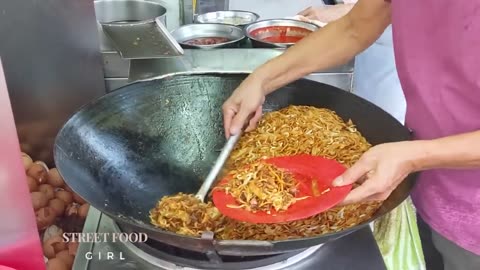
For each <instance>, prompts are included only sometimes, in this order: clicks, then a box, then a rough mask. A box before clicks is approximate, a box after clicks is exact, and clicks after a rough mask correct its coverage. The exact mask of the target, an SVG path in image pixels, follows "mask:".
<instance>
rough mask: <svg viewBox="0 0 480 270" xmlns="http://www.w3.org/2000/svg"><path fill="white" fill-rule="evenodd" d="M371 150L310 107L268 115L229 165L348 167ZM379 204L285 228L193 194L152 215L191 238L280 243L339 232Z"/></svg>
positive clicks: (166, 201) (167, 200)
mask: <svg viewBox="0 0 480 270" xmlns="http://www.w3.org/2000/svg"><path fill="white" fill-rule="evenodd" d="M370 147H371V145H370V144H369V143H368V142H367V140H366V139H365V138H364V137H363V136H362V135H361V134H360V133H359V132H358V131H357V130H356V128H355V126H354V124H353V123H352V122H351V121H348V122H346V123H345V122H344V121H343V120H342V119H341V118H340V117H339V116H338V115H337V114H336V113H335V112H333V111H331V110H328V109H323V108H315V107H309V106H289V107H287V108H284V109H281V110H279V111H274V112H269V113H266V114H265V115H264V117H263V119H262V120H261V121H260V123H259V125H258V127H257V129H255V130H254V131H252V132H249V133H246V134H244V135H243V137H242V138H241V139H240V141H239V142H238V144H237V146H236V148H235V149H234V151H233V152H232V154H231V156H230V158H229V160H228V161H227V168H228V169H229V170H239V169H241V168H245V166H246V165H248V164H252V163H255V162H257V161H259V160H261V159H263V158H270V157H276V156H289V155H296V154H310V155H317V156H324V157H327V158H331V159H335V160H337V161H338V162H340V163H342V164H344V165H345V166H347V167H349V166H351V165H353V163H355V162H356V161H357V160H358V159H359V158H360V156H361V155H362V154H363V153H364V152H365V151H367V150H368V149H369V148H370ZM380 205H381V202H368V203H361V204H353V205H346V206H341V207H336V208H333V209H330V210H328V211H326V212H323V213H320V214H318V215H316V216H313V217H310V218H307V219H304V220H298V221H293V222H286V223H281V224H250V223H244V222H239V221H236V220H232V219H230V218H227V217H225V216H223V215H222V214H220V213H219V212H218V210H217V209H216V208H215V207H214V206H213V205H212V204H211V203H207V204H206V203H201V202H200V201H199V200H197V199H195V197H193V196H192V195H185V194H178V195H175V196H168V197H164V198H163V199H162V200H161V201H160V202H158V204H157V206H156V207H155V209H152V211H151V213H150V219H151V222H152V224H153V225H155V226H157V227H159V228H162V229H165V230H169V231H173V232H176V233H179V234H184V235H189V236H200V235H201V234H202V232H204V231H212V232H214V233H215V237H216V238H217V239H230V240H234V239H237V240H246V239H252V240H282V239H291V238H301V237H311V236H316V235H321V234H326V233H331V232H337V231H341V230H344V229H346V228H349V227H352V226H355V225H358V224H360V223H362V222H364V221H366V220H368V219H369V218H370V217H372V215H373V214H374V213H375V212H376V211H377V209H378V208H379V207H380Z"/></svg>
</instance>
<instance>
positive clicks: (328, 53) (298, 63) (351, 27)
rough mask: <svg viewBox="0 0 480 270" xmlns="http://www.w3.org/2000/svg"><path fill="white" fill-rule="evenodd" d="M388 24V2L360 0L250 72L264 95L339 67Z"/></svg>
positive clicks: (382, 0) (380, 32)
mask: <svg viewBox="0 0 480 270" xmlns="http://www.w3.org/2000/svg"><path fill="white" fill-rule="evenodd" d="M389 24H390V4H389V3H387V2H385V1H384V0H360V1H359V2H358V3H357V4H356V5H355V6H354V7H353V8H352V10H351V11H350V12H349V13H348V14H347V15H345V16H344V17H342V18H341V19H339V20H337V21H334V22H332V23H331V24H329V25H327V26H325V27H324V28H322V29H320V30H318V31H316V32H315V33H313V34H311V35H309V36H308V37H306V38H304V39H303V40H302V41H301V42H299V43H297V44H296V45H295V46H293V47H292V48H290V49H288V50H287V51H286V52H285V53H284V54H282V55H281V56H279V57H277V58H274V59H272V60H270V61H269V62H267V63H265V64H264V65H262V66H260V67H259V68H258V69H257V70H256V71H255V72H254V73H253V74H252V77H255V80H260V81H261V88H262V90H263V92H264V93H265V94H268V93H271V92H273V91H274V90H276V89H278V88H280V87H282V86H284V85H286V84H288V83H290V82H292V81H294V80H296V79H299V78H302V77H304V76H306V75H308V74H310V73H312V72H314V71H319V70H324V69H327V68H331V67H334V66H339V65H341V64H344V63H346V62H347V61H349V60H350V59H352V58H353V57H354V56H355V55H357V54H358V53H360V52H362V51H363V50H365V49H366V48H368V47H369V46H370V45H371V44H372V43H373V42H375V40H377V38H378V37H379V36H380V35H381V34H382V33H383V31H384V30H385V28H386V27H387V26H388V25H389Z"/></svg>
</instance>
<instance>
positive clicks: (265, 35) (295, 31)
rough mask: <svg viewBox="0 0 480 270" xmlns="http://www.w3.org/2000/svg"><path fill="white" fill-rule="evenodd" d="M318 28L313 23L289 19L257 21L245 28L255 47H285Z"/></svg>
mask: <svg viewBox="0 0 480 270" xmlns="http://www.w3.org/2000/svg"><path fill="white" fill-rule="evenodd" d="M317 29H319V27H318V26H317V25H315V24H313V23H308V22H302V21H297V20H290V19H272V20H263V21H257V22H254V23H252V24H250V25H248V26H247V27H246V28H245V32H246V36H247V37H248V38H249V39H250V40H251V41H252V46H253V47H255V48H287V47H290V46H292V45H294V44H295V43H297V42H298V41H300V40H301V39H303V38H304V37H306V36H308V35H309V34H311V33H312V32H314V31H316V30H317Z"/></svg>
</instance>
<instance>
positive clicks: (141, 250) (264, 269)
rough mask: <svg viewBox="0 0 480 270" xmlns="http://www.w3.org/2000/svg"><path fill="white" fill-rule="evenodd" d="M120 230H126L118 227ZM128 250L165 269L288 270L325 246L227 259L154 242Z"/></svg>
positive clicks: (133, 245) (116, 226)
mask: <svg viewBox="0 0 480 270" xmlns="http://www.w3.org/2000/svg"><path fill="white" fill-rule="evenodd" d="M114 228H115V230H116V231H122V230H121V229H120V227H119V226H118V225H117V224H114ZM125 244H126V247H127V248H128V249H129V250H130V251H131V252H132V253H135V254H136V255H137V256H138V257H140V258H141V259H143V260H145V261H148V262H149V263H151V264H153V265H155V266H156V267H159V268H161V269H169V270H170V269H175V270H176V269H183V270H207V269H208V270H210V269H229V270H279V269H288V267H289V266H291V265H294V264H296V263H298V262H300V261H301V260H303V259H305V258H307V257H309V256H310V255H312V254H313V253H315V252H316V251H317V250H318V249H319V248H320V247H321V246H322V245H319V246H314V247H310V248H308V249H304V250H300V251H295V252H288V253H281V254H274V255H262V256H226V255H218V254H216V253H214V254H210V253H209V252H207V253H201V252H196V251H192V250H187V249H182V248H179V247H175V246H172V245H168V244H165V243H161V242H158V241H154V240H149V241H147V242H146V243H136V244H133V243H125Z"/></svg>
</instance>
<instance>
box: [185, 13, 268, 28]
mask: <svg viewBox="0 0 480 270" xmlns="http://www.w3.org/2000/svg"><path fill="white" fill-rule="evenodd" d="M258 18H260V15H258V14H256V13H253V12H250V11H243V10H225V11H214V12H208V13H204V14H200V15H198V16H197V17H196V18H195V22H196V23H222V24H230V25H235V26H238V27H242V28H243V27H245V26H247V25H249V24H250V23H253V22H256V21H257V20H258Z"/></svg>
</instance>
